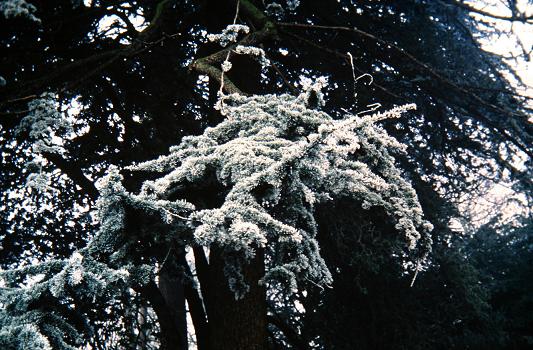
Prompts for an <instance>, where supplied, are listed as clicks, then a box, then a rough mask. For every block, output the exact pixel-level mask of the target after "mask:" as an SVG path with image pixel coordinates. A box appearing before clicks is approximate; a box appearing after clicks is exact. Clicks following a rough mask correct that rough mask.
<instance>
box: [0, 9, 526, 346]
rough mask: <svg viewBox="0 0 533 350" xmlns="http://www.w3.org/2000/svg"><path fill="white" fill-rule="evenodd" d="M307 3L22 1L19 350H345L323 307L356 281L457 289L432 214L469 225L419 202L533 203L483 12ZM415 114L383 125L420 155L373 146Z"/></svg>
mask: <svg viewBox="0 0 533 350" xmlns="http://www.w3.org/2000/svg"><path fill="white" fill-rule="evenodd" d="M297 3H298V2H288V4H287V5H286V6H282V7H280V6H279V5H278V6H276V5H274V4H273V3H272V4H266V5H265V4H259V2H257V3H256V2H253V1H248V0H241V1H237V2H234V1H228V2H215V1H206V2H198V3H193V4H191V3H189V2H186V1H171V0H163V1H160V2H155V1H142V2H131V1H113V2H105V3H104V2H99V1H92V2H90V3H83V4H82V3H80V2H76V1H73V2H71V1H47V2H39V3H38V2H35V3H33V2H32V3H31V4H30V3H28V2H26V1H4V2H2V7H0V9H1V10H2V12H3V13H4V15H5V16H6V19H3V21H5V22H6V25H3V26H2V35H1V37H0V40H1V42H2V45H3V47H5V50H4V52H5V56H3V57H2V71H0V75H1V76H2V80H1V81H2V82H5V83H3V84H2V85H3V86H2V87H0V94H1V97H0V101H1V102H0V103H1V108H2V119H1V121H0V123H1V125H2V127H3V130H2V134H1V136H0V137H1V141H2V151H3V155H4V158H3V164H2V165H3V168H2V172H1V175H0V176H1V177H2V195H3V198H4V201H3V202H4V203H6V204H5V205H4V207H5V210H3V212H4V213H5V216H3V217H2V220H1V222H2V224H1V226H0V227H2V231H3V232H4V233H2V236H0V237H1V239H2V241H1V244H2V246H3V248H4V249H3V250H2V252H1V257H2V260H1V262H2V264H3V266H4V267H18V268H16V269H14V270H6V271H4V272H2V276H3V278H4V280H5V281H6V283H9V284H10V286H9V288H15V289H9V288H6V289H4V290H3V292H2V300H3V301H2V302H3V304H4V305H5V306H6V308H5V310H4V311H3V313H2V315H1V319H2V321H0V322H1V323H2V325H3V329H2V332H3V333H0V337H3V338H1V339H3V341H4V343H3V345H4V346H5V347H6V348H7V347H9V346H11V347H15V348H16V346H17V345H16V344H17V342H16V340H17V339H18V340H20V342H24V341H26V339H29V338H31V339H33V340H32V341H34V344H33V346H34V347H36V348H43V347H44V346H45V344H47V342H48V343H49V344H51V345H50V346H53V347H54V348H55V347H57V348H60V347H68V346H78V345H80V344H82V343H86V342H88V343H89V344H90V345H91V346H92V347H93V348H105V347H114V346H115V347H118V346H122V347H126V348H128V347H133V346H139V347H141V348H142V347H145V348H146V347H149V346H151V345H150V344H158V342H160V343H161V346H162V347H163V348H165V347H166V348H184V347H186V342H187V332H188V331H187V328H189V331H190V328H191V327H190V326H189V327H188V325H187V322H186V314H187V312H186V310H188V313H189V314H190V315H191V318H192V323H193V325H194V331H195V335H196V337H195V339H196V341H197V345H198V347H199V348H217V349H223V348H225V347H228V348H232V349H234V348H243V349H252V348H258V349H260V348H266V347H267V342H268V343H269V345H268V346H271V347H275V346H283V347H289V346H292V347H295V348H298V347H303V348H305V347H311V346H327V344H328V340H327V339H328V332H327V330H324V329H319V327H317V326H316V322H317V320H319V321H320V319H321V318H324V319H327V317H326V316H323V315H324V313H323V310H322V311H321V310H319V308H318V305H328V304H327V303H328V302H329V301H331V300H333V301H335V298H337V297H338V296H340V295H342V293H348V295H350V294H349V293H350V288H349V285H350V283H351V281H350V280H349V278H348V280H347V282H346V285H347V286H348V287H346V288H344V289H343V287H342V286H343V283H344V282H343V278H344V277H347V275H345V274H346V273H347V274H351V273H353V272H354V271H353V267H354V263H355V262H359V263H361V262H364V263H365V264H367V265H366V266H364V267H363V268H362V271H364V270H366V269H367V268H368V269H370V271H372V269H373V267H372V266H373V265H374V271H384V270H383V269H386V270H387V271H388V272H387V274H386V276H387V278H386V279H383V280H376V279H375V278H373V277H369V278H368V277H364V274H362V275H361V274H359V275H358V274H355V275H356V276H359V277H358V282H359V283H362V284H365V285H361V288H362V290H364V288H371V287H370V285H369V283H374V282H375V283H376V284H379V283H380V282H379V281H383V283H386V281H392V282H391V283H397V284H398V285H403V286H408V285H409V282H407V283H406V279H407V278H406V276H405V274H404V273H403V271H404V270H403V269H402V267H401V266H402V263H406V262H408V261H411V262H413V263H414V265H413V266H412V269H413V270H416V271H417V272H418V270H420V269H428V273H430V272H432V271H435V272H434V273H435V274H439V273H440V272H438V271H440V270H439V269H438V268H433V267H432V266H438V264H437V263H436V262H435V261H436V259H435V261H434V262H431V261H430V260H428V258H427V252H428V250H429V247H430V246H431V239H430V237H429V236H428V235H427V231H428V229H429V225H428V224H427V223H426V222H425V221H424V220H423V219H422V208H423V209H424V211H425V212H426V215H427V216H429V217H431V219H432V220H431V221H432V222H434V223H437V222H441V224H440V225H441V226H445V223H446V222H447V220H448V219H449V213H443V212H440V207H444V204H442V205H441V206H440V207H437V208H433V207H432V206H431V203H430V201H426V203H424V200H422V207H420V205H419V204H418V199H417V195H416V194H415V192H414V189H413V188H412V187H411V185H410V184H409V183H410V182H409V181H406V179H408V180H410V181H411V182H412V183H413V184H414V188H415V189H416V190H417V192H418V196H419V197H420V198H424V196H426V195H427V196H429V195H432V196H438V195H437V194H436V193H434V191H433V190H431V186H435V187H438V188H439V189H440V191H441V193H445V194H446V196H447V198H448V199H453V198H455V197H457V195H459V194H461V193H464V191H465V189H473V188H475V187H476V185H477V182H476V181H472V180H471V177H472V174H475V173H479V172H481V173H482V174H485V175H486V176H490V177H493V179H494V180H496V181H498V180H500V179H507V178H509V179H511V180H512V181H514V185H515V186H516V188H517V190H518V191H524V193H527V192H526V191H527V190H529V189H531V182H530V177H528V172H529V171H530V167H529V164H530V162H531V153H532V150H531V142H530V141H531V126H530V123H528V112H529V110H528V107H527V105H526V102H527V101H528V98H527V97H524V96H521V95H518V94H516V93H515V91H514V90H513V89H512V88H511V87H510V86H509V83H508V82H507V81H506V79H505V78H504V76H503V73H502V71H504V70H505V69H508V67H507V68H506V67H505V66H504V65H503V64H502V61H501V60H500V59H499V58H498V57H496V56H495V55H491V54H488V53H486V52H484V51H482V50H481V49H480V48H479V44H478V43H477V41H476V40H475V39H474V37H473V34H476V33H477V30H478V29H477V27H475V24H476V23H475V22H474V21H473V19H472V18H471V17H469V16H468V12H469V11H473V12H476V11H477V12H479V10H476V8H472V7H470V5H464V4H463V3H459V2H457V3H456V2H424V1H422V2H420V1H416V2H401V3H398V2H386V1H383V2H380V3H377V4H376V3H373V2H368V3H366V2H358V4H357V5H353V4H351V3H350V2H343V1H341V2H336V1H321V2H319V3H318V2H313V3H311V2H302V4H300V5H299V6H298V4H297ZM345 9H348V10H347V11H346V10H345ZM236 10H237V14H236V13H235V12H236ZM474 10H475V11H474ZM513 10H514V11H513V14H512V16H510V17H509V18H506V19H504V20H515V19H520V20H521V21H522V22H524V23H526V24H527V23H530V22H531V18H529V17H527V15H520V13H519V8H518V7H514V8H513ZM346 13H349V14H350V15H348V14H346ZM500 17H501V16H500ZM232 19H233V22H232ZM207 33H209V34H210V35H206V34H207ZM413 33H419V35H413ZM210 39H213V41H209V40H210ZM220 44H222V48H221V47H220ZM346 51H349V53H348V54H345V53H344V52H346ZM443 52H444V54H443ZM458 52H462V53H463V55H458V54H457V53H458ZM459 58H461V59H459ZM457 72H460V73H459V74H458V73H457ZM368 73H371V75H370V74H368ZM302 76H304V77H306V78H303V79H302V78H301V77H302ZM321 76H325V77H326V78H321ZM371 80H374V81H375V83H374V84H373V85H371V86H365V84H364V83H367V82H370V81H371ZM298 81H299V85H298V83H297V82H298ZM327 82H329V85H328V84H326V83H327ZM487 86H491V88H486V87H487ZM43 93H44V94H43ZM221 93H223V94H222V95H221ZM355 93H357V94H356V97H355V98H354V94H355ZM322 94H325V97H324V96H323V95H322ZM377 102H379V103H380V104H382V105H384V106H387V107H390V108H389V112H384V113H382V114H379V113H377V114H373V113H376V112H375V111H376V109H377V108H376V105H374V103H377ZM408 102H416V103H417V105H418V111H417V113H416V114H414V113H410V116H409V117H402V118H399V119H395V120H394V121H393V122H389V123H388V124H387V122H386V121H384V124H383V125H384V126H383V127H384V128H386V129H387V131H388V133H389V134H391V135H392V136H395V137H396V138H397V139H398V140H400V141H401V142H402V143H403V144H405V145H406V146H405V147H406V149H407V151H406V152H405V153H404V154H403V155H401V154H396V160H394V158H392V157H391V155H390V152H391V148H403V147H404V146H401V144H399V143H397V142H396V141H394V139H393V138H390V137H389V136H387V132H385V130H384V129H383V128H382V127H381V126H376V124H375V123H376V122H380V124H381V119H383V118H384V117H397V116H398V115H399V113H400V112H401V111H403V110H405V109H408V108H410V107H408V106H409V105H405V107H397V108H393V106H394V105H399V104H403V103H408ZM364 106H367V107H364ZM217 108H218V109H217ZM365 109H366V110H367V111H366V112H365V113H361V112H362V111H363V110H365ZM435 128H437V129H438V132H435ZM193 135H194V136H193ZM472 135H474V136H473V137H472ZM173 145H177V146H174V147H172V148H171V149H170V154H169V153H168V151H167V149H168V147H170V146H173ZM159 156H161V158H158V159H157V160H153V161H150V159H155V158H157V157H159ZM517 157H518V158H521V159H525V160H524V162H523V163H524V164H525V166H517V165H516V164H515V163H514V162H515V159H517ZM137 163H140V164H138V165H133V164H137ZM400 169H401V170H400ZM450 169H451V170H453V171H454V172H455V173H454V175H453V176H451V175H450ZM104 175H105V176H104ZM98 178H104V180H103V181H102V183H101V184H100V186H99V187H98V188H99V189H97V187H96V186H95V183H94V180H95V179H98ZM530 193H531V192H530ZM439 203H442V202H440V201H439ZM95 204H96V208H94V209H93V207H94V206H95ZM344 208H346V209H344ZM347 208H349V210H350V211H348V209H347ZM3 209H4V208H3ZM344 210H346V212H344V213H343V211H344ZM32 212H33V215H32ZM96 212H98V214H97V215H96V214H95V213H96ZM341 213H343V215H340V214H341ZM350 213H353V215H351V214H350ZM35 214H36V215H35ZM363 218H364V219H365V220H363ZM366 219H368V220H366ZM339 220H345V223H343V224H342V225H340V224H338V221H339ZM353 227H361V228H360V229H354V228H353ZM363 227H365V229H364V230H363V229H362V228H363ZM366 228H369V231H366ZM367 232H368V233H367ZM372 232H374V233H375V234H373V233H372ZM440 235H442V236H440ZM404 236H405V237H407V242H406V241H405V240H402V239H400V237H404ZM443 236H445V234H444V233H443V230H442V229H438V230H436V231H435V232H434V233H433V237H432V239H433V241H434V242H436V243H434V244H433V245H434V246H435V244H442V243H439V242H442V241H443V239H442V237H443ZM358 238H359V242H356V240H357V239H358ZM367 239H370V240H371V242H367V241H366V240H367ZM332 241H333V242H332ZM417 241H421V242H419V243H417ZM362 242H363V243H362ZM405 243H407V244H405ZM203 247H209V250H208V251H206V250H204V248H203ZM319 247H320V250H321V253H319ZM343 247H346V248H345V250H344V252H343V251H342V250H341V249H343ZM350 247H353V248H356V249H360V248H361V247H362V248H364V249H362V250H360V251H359V250H358V251H356V253H355V254H354V253H353V252H352V251H350ZM406 247H408V248H412V249H411V250H409V249H406ZM441 247H442V246H441ZM339 250H340V251H341V252H342V253H343V254H339V256H336V254H337V251H339ZM32 251H33V252H34V253H31V254H30V252H32ZM187 252H189V257H186V253H187ZM207 254H208V256H207ZM391 254H394V256H393V257H392V258H391ZM24 255H25V256H27V257H28V259H29V257H30V256H31V258H32V259H40V260H42V261H43V262H42V263H41V264H40V265H38V266H34V265H30V266H24V262H25V260H26V261H27V260H28V259H21V258H20V256H24ZM191 255H194V265H193V264H192V261H193V259H192V257H191ZM323 259H325V261H324V260H323ZM455 262H459V264H461V260H460V259H459V258H454V259H453V263H455ZM346 265H347V266H348V267H346ZM375 266H378V267H377V269H376V268H375ZM337 269H340V270H341V271H343V272H342V273H338V271H337ZM265 273H266V274H265ZM331 273H333V277H334V278H333V289H332V290H331V292H329V291H327V292H322V291H321V288H325V287H326V290H327V289H328V288H327V286H329V285H330V284H331V283H332V274H331ZM32 275H34V276H35V277H34V278H33V279H32V280H30V281H27V280H26V281H25V279H26V278H27V276H32ZM367 276H372V275H371V274H370V275H367ZM438 276H441V275H440V274H439V275H438ZM389 277H390V278H389ZM409 277H410V278H409V280H411V279H412V277H411V276H409ZM419 278H421V277H419ZM259 280H260V281H261V283H259V284H258V283H257V281H259ZM437 280H438V278H437ZM459 280H460V282H459V283H461V284H462V285H472V284H475V281H474V279H468V278H460V279H459ZM25 282H28V283H31V284H32V285H34V287H33V288H32V289H27V290H24V289H22V290H21V289H19V288H20V286H21V285H23V284H24V283H25ZM228 282H229V284H228ZM420 282H421V283H423V281H422V280H421V281H420ZM440 282H441V281H440V280H439V282H438V283H440ZM438 283H437V282H433V285H432V286H431V288H435V286H437V285H438ZM130 288H133V290H132V289H130ZM431 288H430V289H431ZM376 290H380V289H379V288H378V289H376ZM433 290H434V289H433ZM404 291H405V294H403V295H404V296H395V295H391V296H390V298H391V299H388V301H391V300H394V297H398V298H399V300H404V298H407V297H408V295H409V292H408V291H409V289H405V290H404ZM474 294H475V295H482V294H483V293H482V292H477V291H475V292H474ZM374 295H375V294H374ZM434 297H435V298H439V296H434ZM467 297H468V296H467ZM467 297H466V298H467ZM427 300H428V303H430V301H429V300H431V299H427ZM439 300H442V298H441V299H439ZM95 304H96V305H105V308H104V307H99V308H96V307H95ZM481 304H483V302H481V303H479V305H481ZM298 305H303V306H304V309H305V312H303V313H302V312H301V311H299V306H298ZM329 305H331V304H329ZM481 309H482V308H481ZM481 309H476V310H477V311H475V315H474V316H473V317H474V318H482V316H480V314H481V313H482V311H479V310H481ZM101 310H105V311H101ZM314 310H316V311H317V312H316V313H315V312H314ZM415 310H420V309H417V308H416V307H415ZM426 310H427V308H426ZM478 311H479V312H478ZM351 312H353V310H352V311H351ZM454 312H457V313H460V311H454ZM435 314H438V312H436V311H435ZM348 316H350V315H348ZM110 317H111V318H112V319H113V320H114V321H113V322H109V321H108V320H109V318H110ZM150 317H155V318H156V319H157V320H156V321H153V320H151V319H150ZM313 317H314V319H313ZM350 317H351V316H350ZM413 317H414V316H413ZM446 317H447V318H448V317H449V318H451V317H452V311H450V315H447V316H446ZM141 318H142V320H140V319H141ZM236 320H238V321H236ZM424 322H425V321H421V323H424ZM443 322H444V321H443ZM330 324H331V327H332V329H333V330H334V332H335V331H337V332H338V331H339V330H340V329H341V328H339V327H338V325H336V324H335V323H334V322H333V321H331V323H330ZM444 329H445V328H444ZM468 329H470V328H468ZM126 330H127V331H126ZM149 331H152V332H151V333H150V332H149ZM267 332H270V334H267ZM117 333H120V334H122V335H123V336H122V337H121V339H119V340H113V339H112V337H113V334H117ZM19 344H20V343H19ZM67 344H68V345H67ZM276 344H278V345H276ZM329 344H332V343H329ZM338 344H341V343H338ZM345 344H350V343H349V342H348V343H345ZM406 344H407V343H406ZM411 344H412V343H411ZM440 345H442V343H441V344H440ZM336 346H337V347H338V348H342V346H343V345H336ZM344 346H349V345H344ZM406 346H407V345H406Z"/></svg>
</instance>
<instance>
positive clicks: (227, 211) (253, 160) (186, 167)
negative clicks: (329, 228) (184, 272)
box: [132, 78, 430, 294]
mask: <svg viewBox="0 0 533 350" xmlns="http://www.w3.org/2000/svg"><path fill="white" fill-rule="evenodd" d="M325 84H326V79H324V78H319V79H317V80H316V81H314V82H309V84H307V91H305V92H304V93H303V94H301V95H300V96H298V97H294V96H290V95H281V96H278V95H266V96H251V97H246V96H242V95H230V96H226V97H225V100H224V101H225V102H226V103H227V105H225V108H224V109H223V110H222V112H223V113H224V114H225V115H226V119H225V120H224V121H223V122H221V123H220V124H219V125H217V126H215V127H212V128H208V129H206V130H205V132H204V133H203V135H199V136H189V137H185V138H183V140H182V143H181V144H180V145H178V146H175V147H172V148H171V150H170V154H169V155H167V156H164V157H160V158H159V159H157V160H154V161H149V162H146V163H142V164H139V165H138V166H135V167H133V168H132V169H133V170H139V171H140V170H142V171H156V172H160V173H166V175H164V176H163V177H161V178H159V179H157V180H155V181H148V182H146V183H145V185H144V191H145V194H144V195H150V196H153V195H155V196H158V197H161V198H166V197H167V196H168V195H169V194H171V193H174V192H175V189H177V188H184V187H186V186H202V185H204V184H206V183H212V182H213V181H215V182H217V183H219V184H220V185H221V186H222V187H223V188H224V189H225V190H224V193H225V195H224V200H223V203H222V204H221V205H220V206H218V207H215V208H212V209H204V210H199V211H196V212H194V213H193V214H192V216H191V217H190V224H191V227H192V228H194V237H195V239H196V242H197V243H198V244H201V245H204V246H210V245H216V246H219V247H223V248H224V249H225V250H226V251H233V252H241V253H242V256H244V257H245V260H246V259H249V258H250V257H252V256H254V254H255V250H256V249H258V248H263V247H264V249H266V253H267V255H268V256H269V258H268V259H267V262H268V266H267V274H266V276H265V278H266V279H277V280H283V281H289V287H290V288H291V289H294V288H295V286H296V283H297V281H301V280H311V281H313V282H314V283H318V284H322V285H324V284H328V283H330V282H331V274H330V273H329V271H328V269H327V267H326V265H325V263H324V261H323V259H322V257H321V256H320V254H319V248H318V243H317V241H316V240H315V235H316V232H317V227H316V222H315V217H314V207H315V205H316V204H317V203H323V202H327V201H331V200H335V199H340V198H346V197H350V198H352V199H354V200H356V201H359V202H360V203H361V204H362V206H363V207H364V208H369V207H371V206H377V207H382V208H384V209H385V211H386V212H387V213H388V214H389V216H390V217H391V220H393V221H394V222H395V223H396V225H397V228H398V231H399V232H402V233H403V234H404V235H405V237H406V240H407V246H408V247H409V248H411V249H413V248H415V247H416V246H417V242H418V241H419V240H420V238H422V237H424V238H428V231H429V229H430V225H429V224H428V223H427V222H426V221H424V220H423V214H422V209H421V207H420V205H419V203H418V199H417V196H416V193H415V191H414V189H413V188H412V187H411V186H410V184H409V183H408V182H407V181H405V180H404V179H403V178H402V177H401V173H400V170H399V169H397V168H396V166H395V164H394V158H393V157H392V155H391V154H390V151H393V150H397V151H401V150H403V149H404V146H403V145H401V144H399V143H398V142H397V141H396V140H395V139H394V138H392V137H390V136H389V135H388V134H387V133H386V131H385V130H384V129H383V128H381V127H379V126H378V125H376V124H375V123H376V122H379V121H381V120H383V119H387V118H397V117H399V116H400V115H401V113H403V112H405V111H407V110H409V109H413V108H414V105H406V106H401V107H397V108H394V109H392V110H390V111H387V112H384V113H378V114H374V115H367V116H363V117H359V116H353V115H348V116H347V117H346V118H345V119H343V120H335V119H333V118H332V117H330V116H329V115H328V114H327V113H324V112H321V111H318V110H316V109H313V108H309V101H308V99H309V98H310V91H314V92H315V94H319V93H320V91H319V89H320V88H321V87H323V86H324V85H325ZM315 97H316V96H315ZM142 196H143V193H141V197H142ZM241 263H242V262H241ZM236 264H238V263H236ZM239 271H240V269H239V266H238V265H235V266H232V267H228V268H227V269H226V273H227V274H228V279H229V281H230V282H231V283H230V285H232V286H234V288H235V289H234V291H235V292H236V294H240V291H239V290H237V289H239V288H240V287H238V286H239V285H242V281H241V279H242V276H240V272H239ZM285 284H286V283H285Z"/></svg>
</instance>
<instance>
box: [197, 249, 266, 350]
mask: <svg viewBox="0 0 533 350" xmlns="http://www.w3.org/2000/svg"><path fill="white" fill-rule="evenodd" d="M264 272H265V264H264V252H263V250H258V251H257V255H256V257H255V258H254V259H253V260H252V261H250V263H249V264H247V265H245V266H244V267H243V275H244V278H245V280H246V282H247V283H248V284H249V286H250V290H249V291H248V293H246V295H245V296H244V298H242V299H240V300H235V294H234V293H233V292H232V291H231V290H230V289H229V286H228V281H227V278H226V276H225V274H224V257H223V254H222V253H221V251H220V250H219V249H217V248H213V247H212V248H211V253H210V255H209V269H208V274H207V277H208V279H209V280H208V281H205V280H204V281H201V283H202V290H204V288H205V287H207V288H205V293H203V295H204V297H205V298H206V299H207V300H206V301H207V303H206V306H207V313H208V316H207V318H208V338H209V342H208V343H209V347H208V348H209V350H215V349H216V350H226V349H227V350H230V349H231V350H265V349H267V306H266V292H265V288H264V287H263V286H260V285H259V284H258V281H259V279H260V278H262V277H263V276H264ZM206 283H207V284H206Z"/></svg>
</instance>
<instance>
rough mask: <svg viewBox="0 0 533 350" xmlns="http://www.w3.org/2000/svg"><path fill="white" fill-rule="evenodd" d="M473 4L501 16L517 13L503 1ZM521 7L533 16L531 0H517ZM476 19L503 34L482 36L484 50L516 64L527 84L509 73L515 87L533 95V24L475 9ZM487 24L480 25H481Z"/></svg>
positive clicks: (526, 13) (511, 64)
mask: <svg viewBox="0 0 533 350" xmlns="http://www.w3.org/2000/svg"><path fill="white" fill-rule="evenodd" d="M467 3H468V4H469V5H470V6H472V7H475V8H476V9H479V10H482V11H484V12H487V13H491V14H494V15H498V16H507V17H511V16H512V15H513V14H512V12H511V10H510V9H509V8H508V7H507V6H506V3H505V2H504V1H501V0H475V1H469V2H467ZM517 7H518V10H519V11H520V12H522V13H523V14H524V15H525V16H531V15H533V6H531V5H528V0H517ZM471 16H472V17H473V18H475V19H476V20H483V21H484V22H490V23H491V25H492V26H493V27H494V28H495V29H497V30H499V31H501V32H502V33H494V34H493V35H490V36H489V37H488V38H478V39H479V42H480V43H481V45H482V47H483V49H484V50H486V51H489V52H493V53H495V54H498V55H500V56H502V57H503V60H504V61H505V62H506V63H508V64H509V65H510V66H512V67H513V68H514V69H515V70H516V72H517V73H518V75H519V76H520V78H521V79H522V81H523V83H524V84H525V85H526V87H521V86H518V84H517V81H516V80H515V79H514V77H512V76H510V75H509V74H506V78H507V79H509V81H510V82H511V84H512V85H513V87H515V88H516V89H517V90H518V92H519V93H520V94H522V95H525V96H529V97H533V63H532V60H533V57H532V47H533V24H532V23H524V22H521V21H509V20H503V19H496V18H492V17H489V16H484V15H481V14H478V13H474V12H471ZM482 27H483V25H482V24H480V28H482Z"/></svg>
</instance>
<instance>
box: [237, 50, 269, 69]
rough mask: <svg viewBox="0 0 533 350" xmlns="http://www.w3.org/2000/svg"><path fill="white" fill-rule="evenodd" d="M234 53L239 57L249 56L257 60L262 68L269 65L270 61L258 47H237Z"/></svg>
mask: <svg viewBox="0 0 533 350" xmlns="http://www.w3.org/2000/svg"><path fill="white" fill-rule="evenodd" d="M235 52H236V53H238V54H239V55H250V56H253V57H256V58H258V59H259V62H261V65H262V66H263V67H266V66H268V65H270V61H269V60H268V58H266V56H265V51H264V50H263V49H261V48H259V47H254V46H242V45H237V47H236V48H235Z"/></svg>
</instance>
